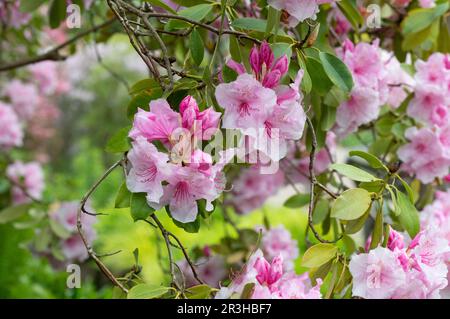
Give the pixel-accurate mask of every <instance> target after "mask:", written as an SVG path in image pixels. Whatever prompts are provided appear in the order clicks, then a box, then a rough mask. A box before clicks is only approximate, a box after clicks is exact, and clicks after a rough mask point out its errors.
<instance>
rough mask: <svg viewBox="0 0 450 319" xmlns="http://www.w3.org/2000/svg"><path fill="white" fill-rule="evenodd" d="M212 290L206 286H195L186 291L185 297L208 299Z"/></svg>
mask: <svg viewBox="0 0 450 319" xmlns="http://www.w3.org/2000/svg"><path fill="white" fill-rule="evenodd" d="M211 292H212V289H211V287H210V286H208V285H197V286H194V287H189V288H187V289H186V297H187V298H188V299H208V298H209V296H210V295H211Z"/></svg>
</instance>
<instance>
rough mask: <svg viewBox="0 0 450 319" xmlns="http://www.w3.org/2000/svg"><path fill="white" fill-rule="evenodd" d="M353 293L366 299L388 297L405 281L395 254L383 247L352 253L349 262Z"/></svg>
mask: <svg viewBox="0 0 450 319" xmlns="http://www.w3.org/2000/svg"><path fill="white" fill-rule="evenodd" d="M349 269H350V273H351V274H352V276H353V290H352V292H353V295H354V296H358V297H362V298H366V299H388V298H391V297H392V296H393V294H394V292H395V291H396V290H397V289H398V288H399V287H401V286H402V285H403V284H404V282H405V276H406V275H405V272H404V270H403V269H402V267H401V265H400V263H399V262H398V260H397V256H396V254H395V253H394V252H393V251H391V250H389V249H387V248H383V247H378V248H376V249H373V250H371V251H370V252H369V253H367V254H359V255H354V256H353V257H352V259H351V261H350V264H349Z"/></svg>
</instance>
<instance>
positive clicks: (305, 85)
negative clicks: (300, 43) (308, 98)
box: [296, 50, 312, 94]
mask: <svg viewBox="0 0 450 319" xmlns="http://www.w3.org/2000/svg"><path fill="white" fill-rule="evenodd" d="M297 61H298V65H299V67H300V68H301V69H302V70H303V78H302V83H301V85H300V86H301V88H302V90H303V91H304V92H305V93H306V94H309V93H310V92H311V89H312V80H311V76H310V75H309V73H308V69H307V68H306V62H305V58H304V57H303V55H302V54H300V51H298V50H297ZM296 75H297V74H296Z"/></svg>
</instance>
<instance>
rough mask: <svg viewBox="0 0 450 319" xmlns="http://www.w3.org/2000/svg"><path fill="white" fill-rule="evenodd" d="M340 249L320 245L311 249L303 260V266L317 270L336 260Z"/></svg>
mask: <svg viewBox="0 0 450 319" xmlns="http://www.w3.org/2000/svg"><path fill="white" fill-rule="evenodd" d="M337 252H338V248H337V247H336V246H334V245H332V244H326V243H320V244H317V245H314V246H312V247H310V248H309V249H308V250H307V251H306V252H305V254H304V255H303V258H302V266H303V267H308V268H316V267H320V266H321V265H323V264H325V263H326V262H328V261H329V260H330V259H332V258H334V257H335V256H336V254H337Z"/></svg>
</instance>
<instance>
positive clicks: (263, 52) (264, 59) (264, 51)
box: [259, 41, 274, 68]
mask: <svg viewBox="0 0 450 319" xmlns="http://www.w3.org/2000/svg"><path fill="white" fill-rule="evenodd" d="M259 59H260V61H261V64H263V63H265V64H266V66H267V68H270V67H271V66H272V63H273V60H274V56H273V52H272V48H271V47H270V45H269V44H268V43H267V42H266V41H264V42H263V43H262V44H261V46H260V48H259Z"/></svg>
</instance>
